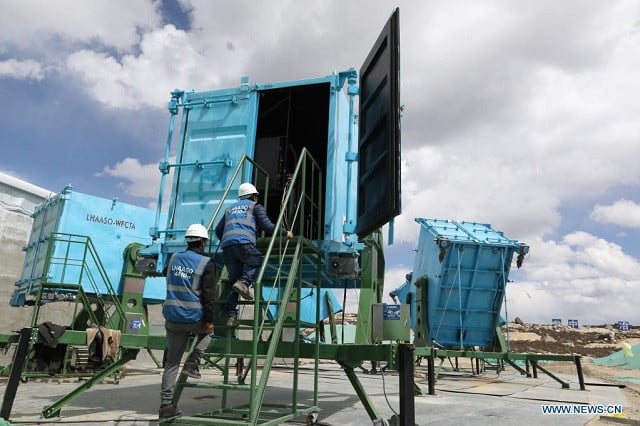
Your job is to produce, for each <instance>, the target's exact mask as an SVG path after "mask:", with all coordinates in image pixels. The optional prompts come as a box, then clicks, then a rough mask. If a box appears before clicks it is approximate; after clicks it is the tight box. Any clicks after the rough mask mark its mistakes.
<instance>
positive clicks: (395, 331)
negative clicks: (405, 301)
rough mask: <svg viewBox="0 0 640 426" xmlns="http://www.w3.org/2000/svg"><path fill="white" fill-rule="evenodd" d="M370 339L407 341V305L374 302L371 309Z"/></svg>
mask: <svg viewBox="0 0 640 426" xmlns="http://www.w3.org/2000/svg"><path fill="white" fill-rule="evenodd" d="M371 315H372V321H371V327H372V330H371V340H372V341H373V342H381V341H383V340H400V341H405V342H408V341H409V339H410V334H409V328H410V327H409V321H410V318H409V305H388V304H386V303H375V304H374V305H373V306H372V310H371Z"/></svg>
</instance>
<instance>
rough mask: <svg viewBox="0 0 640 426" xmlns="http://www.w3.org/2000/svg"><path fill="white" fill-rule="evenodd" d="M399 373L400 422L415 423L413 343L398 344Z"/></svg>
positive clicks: (405, 423) (404, 423) (403, 423)
mask: <svg viewBox="0 0 640 426" xmlns="http://www.w3.org/2000/svg"><path fill="white" fill-rule="evenodd" d="M398 350H399V357H400V359H399V368H398V370H399V371H398V372H399V373H400V377H399V380H400V424H401V425H414V424H415V423H416V407H415V397H414V380H413V345H399V346H398Z"/></svg>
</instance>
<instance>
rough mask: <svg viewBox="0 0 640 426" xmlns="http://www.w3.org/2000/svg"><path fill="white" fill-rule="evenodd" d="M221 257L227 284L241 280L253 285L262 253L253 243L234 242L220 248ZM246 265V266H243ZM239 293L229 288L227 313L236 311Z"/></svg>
mask: <svg viewBox="0 0 640 426" xmlns="http://www.w3.org/2000/svg"><path fill="white" fill-rule="evenodd" d="M222 258H223V259H224V265H225V266H226V267H227V273H228V274H229V286H232V285H233V283H235V282H236V281H238V280H243V281H244V282H246V283H247V285H250V286H251V285H253V283H254V282H255V280H256V278H257V277H258V272H259V271H260V266H261V265H262V254H261V253H260V251H259V250H258V249H257V248H256V246H255V245H253V244H234V245H232V246H228V247H225V248H223V249H222ZM245 267H246V268H245ZM238 297H239V294H238V293H236V292H235V291H233V290H231V289H229V295H228V296H227V306H226V310H227V315H229V314H231V313H236V310H237V308H238Z"/></svg>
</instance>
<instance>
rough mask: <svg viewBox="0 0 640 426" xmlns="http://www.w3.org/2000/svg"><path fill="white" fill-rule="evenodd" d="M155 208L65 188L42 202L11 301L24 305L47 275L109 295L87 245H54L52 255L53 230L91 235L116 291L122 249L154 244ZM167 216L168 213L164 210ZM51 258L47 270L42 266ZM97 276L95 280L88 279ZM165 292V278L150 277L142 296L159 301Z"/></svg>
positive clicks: (54, 279) (119, 290)
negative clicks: (87, 249)
mask: <svg viewBox="0 0 640 426" xmlns="http://www.w3.org/2000/svg"><path fill="white" fill-rule="evenodd" d="M154 216H155V211H154V210H150V209H146V208H142V207H137V206H133V205H129V204H125V203H121V202H118V201H117V200H115V199H114V200H109V199H104V198H98V197H95V196H91V195H86V194H82V193H79V192H74V191H72V190H71V188H70V187H67V188H65V189H64V190H63V191H62V192H61V193H60V194H58V195H57V196H55V197H54V198H52V199H50V200H48V201H46V202H44V203H42V204H40V205H39V206H38V207H37V208H36V210H35V212H34V214H33V226H32V229H31V235H30V238H29V243H28V245H27V246H26V247H25V249H24V250H25V252H26V255H25V262H24V266H23V269H22V274H21V277H20V280H19V281H18V282H16V284H15V289H14V292H13V295H12V298H11V304H12V305H13V306H22V305H24V303H25V301H26V299H27V297H28V296H29V295H34V294H35V293H37V291H38V289H39V284H40V282H41V280H42V278H43V277H44V276H46V277H47V281H48V282H51V283H59V284H78V283H81V284H82V286H83V290H84V291H85V292H86V293H89V294H96V293H100V294H105V293H106V291H107V286H106V284H105V283H104V280H102V279H101V278H100V273H99V270H98V267H97V265H96V264H94V263H91V262H90V259H89V258H87V256H86V254H85V245H83V244H63V243H56V244H54V247H53V251H52V252H51V253H50V254H49V255H48V254H47V250H48V246H49V241H50V239H51V235H52V234H53V233H63V234H73V235H79V236H87V237H89V238H90V239H91V241H92V243H93V245H94V247H95V248H96V251H97V253H98V256H99V258H100V259H99V260H100V262H101V263H102V266H103V267H104V269H105V271H106V274H107V276H108V279H109V281H110V284H111V286H112V287H113V289H114V290H115V291H116V293H118V294H121V291H122V289H120V288H119V285H120V276H121V274H122V268H123V251H124V249H125V247H126V246H127V245H128V244H130V243H133V242H137V243H141V244H150V243H151V237H150V236H149V229H150V228H151V227H152V226H153V223H154ZM162 216H164V217H165V220H166V215H164V214H163V215H162ZM65 258H66V259H69V260H71V259H73V260H75V261H74V262H73V264H71V263H69V264H66V265H65V264H62V263H61V262H62V259H65ZM47 259H48V260H49V261H50V266H49V269H48V270H46V271H45V270H44V268H45V264H46V261H47ZM82 259H86V260H87V262H88V263H87V265H86V267H88V272H89V273H88V274H87V271H82V267H81V265H80V263H79V262H80V261H81V260H82ZM90 280H93V281H94V283H95V288H94V285H92V284H90V282H89V281H90ZM165 296H166V284H165V282H164V278H148V279H147V281H146V286H145V290H144V298H145V300H146V301H147V302H149V303H161V302H162V301H163V300H164V298H165Z"/></svg>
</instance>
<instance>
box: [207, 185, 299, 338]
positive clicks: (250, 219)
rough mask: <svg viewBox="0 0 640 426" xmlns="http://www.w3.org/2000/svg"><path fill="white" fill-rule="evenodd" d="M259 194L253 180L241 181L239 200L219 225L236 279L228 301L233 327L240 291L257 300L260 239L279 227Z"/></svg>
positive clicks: (290, 234)
mask: <svg viewBox="0 0 640 426" xmlns="http://www.w3.org/2000/svg"><path fill="white" fill-rule="evenodd" d="M258 196H259V193H258V190H257V189H256V187H255V186H253V185H252V184H250V183H243V184H241V185H240V187H239V188H238V199H239V200H238V202H237V203H235V204H234V205H232V206H231V207H229V208H227V210H226V211H225V212H224V216H223V217H222V219H221V220H220V222H219V223H218V225H217V226H216V236H217V237H218V239H219V240H220V247H221V248H222V257H223V259H224V264H225V266H226V267H227V273H228V274H229V282H230V283H233V284H232V286H231V291H229V294H228V296H227V303H226V310H227V323H226V325H227V327H231V328H236V327H237V326H238V312H237V307H238V295H239V294H241V295H242V297H243V298H244V299H246V300H253V289H252V288H251V287H252V286H253V283H254V282H255V280H256V278H257V276H258V272H259V269H260V265H262V254H261V253H260V251H259V250H258V249H257V248H256V239H257V237H258V235H259V234H260V232H262V231H264V232H265V233H266V234H267V235H273V233H274V232H275V230H276V229H275V228H276V226H275V225H274V224H273V222H271V220H270V219H269V216H267V211H266V210H265V208H264V206H262V205H261V204H259V203H258ZM281 233H282V235H283V236H286V237H287V238H289V239H291V238H293V232H291V231H288V230H286V229H284V228H283V229H282V230H281ZM245 266H246V267H247V268H246V269H245Z"/></svg>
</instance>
